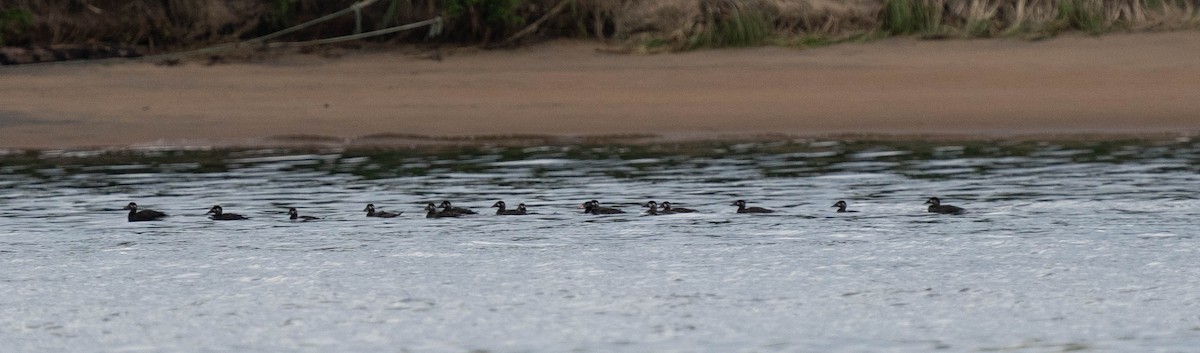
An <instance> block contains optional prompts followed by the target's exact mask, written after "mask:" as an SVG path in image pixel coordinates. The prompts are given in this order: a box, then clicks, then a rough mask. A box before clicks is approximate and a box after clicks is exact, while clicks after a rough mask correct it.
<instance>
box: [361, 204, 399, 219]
mask: <svg viewBox="0 0 1200 353" xmlns="http://www.w3.org/2000/svg"><path fill="white" fill-rule="evenodd" d="M363 212H366V213H367V217H378V218H394V217H397V216H399V215H402V214H404V212H388V211H376V210H375V204H373V203H369V204H367V208H364V209H363Z"/></svg>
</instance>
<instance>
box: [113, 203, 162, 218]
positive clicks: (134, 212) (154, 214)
mask: <svg viewBox="0 0 1200 353" xmlns="http://www.w3.org/2000/svg"><path fill="white" fill-rule="evenodd" d="M123 209H125V210H129V221H130V222H147V221H159V220H162V219H163V217H166V216H167V214H166V213H162V212H158V211H155V210H138V205H137V203H134V202H130V203H129V204H128V205H125V208H123Z"/></svg>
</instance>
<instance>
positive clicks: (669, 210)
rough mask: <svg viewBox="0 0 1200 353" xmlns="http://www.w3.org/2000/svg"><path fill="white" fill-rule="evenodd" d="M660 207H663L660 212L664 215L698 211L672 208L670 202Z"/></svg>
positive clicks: (664, 202)
mask: <svg viewBox="0 0 1200 353" xmlns="http://www.w3.org/2000/svg"><path fill="white" fill-rule="evenodd" d="M660 206H662V208H661V209H660V211H662V213H692V212H696V210H693V209H690V208H683V207H671V202H670V201H663V203H662V205H660Z"/></svg>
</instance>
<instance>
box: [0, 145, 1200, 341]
mask: <svg viewBox="0 0 1200 353" xmlns="http://www.w3.org/2000/svg"><path fill="white" fill-rule="evenodd" d="M0 162H2V164H0V263H3V264H4V265H3V271H0V342H4V346H6V347H7V348H5V349H4V350H5V351H170V352H180V351H254V352H270V351H297V350H304V351H322V352H324V351H399V352H406V351H412V352H468V351H487V352H529V351H531V352H562V351H582V352H612V351H629V352H647V351H654V352H666V351H682V352H695V351H708V352H739V351H744V352H772V351H782V352H795V351H811V352H860V351H861V352H866V351H870V352H886V351H905V352H907V351H931V350H946V351H1016V352H1053V351H1068V350H1082V351H1114V352H1116V351H1121V352H1129V351H1138V352H1150V351H1159V352H1187V351H1194V350H1195V349H1196V348H1195V347H1200V266H1197V263H1198V261H1200V257H1198V255H1200V246H1197V241H1198V239H1197V238H1196V235H1197V234H1198V233H1200V230H1198V229H1200V227H1198V226H1200V222H1198V221H1197V216H1200V197H1198V196H1197V190H1198V186H1200V176H1198V174H1197V172H1198V171H1200V144H1198V143H1196V142H1191V141H1189V140H1178V141H1170V142H1158V143H1155V142H1080V143H1007V144H987V143H973V144H954V143H902V142H890V143H888V142H884V143H879V142H874V143H865V142H857V143H842V142H831V141H782V142H758V143H746V144H720V143H711V144H691V145H676V146H641V147H602V146H575V147H534V148H516V147H495V148H487V147H484V148H449V149H439V150H390V151H389V150H357V151H356V150H340V149H331V150H307V151H299V152H297V151H283V150H254V151H222V150H194V151H137V152H103V151H97V152H61V151H59V152H54V151H51V152H41V153H23V152H13V151H9V152H6V154H4V155H3V156H0ZM929 196H940V197H941V198H942V199H943V201H944V202H945V203H949V204H954V205H958V206H962V207H966V208H968V209H969V210H970V213H968V214H966V215H961V216H948V215H936V214H929V213H926V212H925V209H924V207H925V206H924V205H923V202H924V201H925V199H926V198H927V197H929ZM593 198H594V199H599V200H601V201H602V202H603V203H604V204H605V205H607V206H613V207H618V208H622V209H625V210H627V211H629V212H630V213H629V214H625V215H612V216H592V215H584V214H580V213H579V210H577V209H576V208H575V206H576V205H578V204H579V203H581V202H583V201H586V200H589V199H593ZM737 199H745V200H748V201H749V202H750V204H751V205H753V206H762V207H768V208H773V209H776V210H779V211H780V212H779V213H775V214H770V215H740V214H736V213H734V212H733V211H734V208H733V207H732V206H729V203H730V202H732V201H734V200H737ZM841 199H844V200H846V201H848V202H849V203H850V208H851V209H855V210H859V211H860V212H859V213H853V214H836V213H833V212H832V211H833V208H831V207H830V206H831V205H832V204H833V203H834V202H835V201H837V200H841ZM440 200H451V201H454V202H455V205H457V206H465V207H470V208H474V209H476V210H479V211H482V213H483V214H482V215H478V216H473V217H468V218H462V219H426V218H423V212H422V210H421V206H423V205H424V203H425V202H428V201H440ZM496 200H505V201H507V203H508V204H509V205H510V207H514V206H515V205H516V204H517V203H521V202H524V203H526V204H528V205H529V207H530V210H531V211H532V212H535V213H537V214H536V215H529V216H522V217H501V216H495V215H491V214H490V212H489V211H490V210H491V209H489V208H487V206H490V205H491V204H492V203H493V202H495V201H496ZM648 200H658V201H660V202H661V201H664V200H666V201H671V202H672V203H674V204H675V205H676V206H677V207H689V208H696V209H699V210H700V211H701V212H700V213H697V214H686V215H664V216H643V215H641V214H640V213H639V212H640V211H641V210H642V208H641V207H639V206H638V205H639V204H640V203H643V202H646V201H648ZM130 201H136V202H138V203H139V204H140V205H141V206H142V207H143V208H151V209H156V210H160V211H164V212H167V213H169V214H171V217H169V218H167V219H166V220H165V221H162V222H142V223H127V222H125V212H124V211H121V210H120V208H121V207H122V206H124V205H125V204H126V203H128V202H130ZM366 203H374V204H375V205H377V206H378V207H379V208H380V209H384V210H390V211H404V212H405V213H404V215H403V216H401V217H399V218H394V219H368V218H366V217H364V213H363V212H360V211H361V210H362V208H363V206H364V205H365V204H366ZM214 204H220V205H222V206H223V207H224V209H225V210H226V212H235V213H241V214H244V215H247V216H249V217H251V218H252V219H251V220H249V221H242V222H215V221H211V220H208V219H207V218H205V217H204V213H205V212H206V211H207V209H208V207H210V206H212V205H214ZM287 207H297V208H299V209H300V212H301V214H307V215H316V216H322V217H325V219H323V220H319V221H314V222H303V223H294V222H290V221H288V220H287V219H286V212H285V211H286V208H287Z"/></svg>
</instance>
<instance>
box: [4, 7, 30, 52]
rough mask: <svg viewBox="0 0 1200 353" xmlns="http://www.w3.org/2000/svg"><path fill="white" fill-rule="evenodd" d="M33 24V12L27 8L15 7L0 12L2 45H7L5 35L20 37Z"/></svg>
mask: <svg viewBox="0 0 1200 353" xmlns="http://www.w3.org/2000/svg"><path fill="white" fill-rule="evenodd" d="M32 24H33V13H32V12H30V11H29V9H26V8H15V9H8V10H4V12H0V46H2V45H5V37H7V36H12V37H15V38H20V37H21V36H22V35H23V34H25V30H26V29H28V28H29V26H30V25H32Z"/></svg>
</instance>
